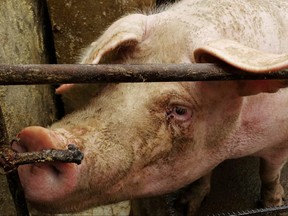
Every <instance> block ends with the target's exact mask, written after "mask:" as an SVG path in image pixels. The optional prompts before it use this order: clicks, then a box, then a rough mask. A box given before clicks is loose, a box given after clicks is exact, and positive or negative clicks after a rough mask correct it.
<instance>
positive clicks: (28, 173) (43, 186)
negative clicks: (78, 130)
mask: <svg viewBox="0 0 288 216" xmlns="http://www.w3.org/2000/svg"><path fill="white" fill-rule="evenodd" d="M35 135H36V136H35ZM18 137H19V138H20V139H21V143H23V144H22V145H16V144H14V145H13V148H14V149H15V150H17V151H18V152H27V151H28V152H31V151H40V150H43V149H53V148H55V149H56V148H57V149H59V147H60V146H61V145H62V146H63V143H60V141H61V138H60V139H59V136H58V135H57V134H55V133H53V132H51V131H49V130H47V129H45V128H42V127H28V128H25V129H24V130H22V131H21V133H19V135H18ZM24 143H29V145H25V144H24ZM18 171H19V175H20V176H25V178H21V182H22V184H23V185H25V186H26V187H25V188H28V189H31V190H37V191H38V193H39V197H37V201H38V202H51V200H54V201H55V198H56V200H57V199H58V200H61V198H63V197H65V196H66V194H69V193H71V191H73V188H75V187H76V185H77V183H78V182H77V176H78V174H79V167H78V166H77V165H75V164H71V163H60V162H58V163H57V162H54V163H51V164H35V165H24V166H21V167H20V168H19V169H18ZM30 179H33V181H31V180H30ZM52 185H53V187H51V186H52ZM47 191H50V192H49V193H47ZM29 194H33V192H31V191H26V197H27V199H30V197H29Z"/></svg>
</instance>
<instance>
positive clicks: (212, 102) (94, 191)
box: [14, 15, 287, 212]
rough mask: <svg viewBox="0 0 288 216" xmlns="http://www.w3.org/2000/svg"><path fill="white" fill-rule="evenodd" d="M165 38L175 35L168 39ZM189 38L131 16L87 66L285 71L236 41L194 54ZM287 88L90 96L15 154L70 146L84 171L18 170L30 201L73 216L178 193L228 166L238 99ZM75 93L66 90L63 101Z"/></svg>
mask: <svg viewBox="0 0 288 216" xmlns="http://www.w3.org/2000/svg"><path fill="white" fill-rule="evenodd" d="M167 26H169V25H167ZM165 28H166V27H165ZM165 34H166V36H167V34H171V35H172V36H168V40H167V38H166V39H165V40H163V38H162V37H164V36H165ZM183 38H184V39H183ZM185 38H186V39H185ZM188 38H189V35H188V33H187V32H186V30H183V29H182V30H181V28H180V32H179V33H176V34H174V35H173V34H172V30H171V29H169V28H166V29H165V30H163V31H160V30H158V28H157V22H153V20H152V18H150V17H147V16H144V15H131V16H128V17H125V18H123V19H121V20H119V21H117V22H116V23H114V24H113V25H112V26H111V27H110V28H109V29H108V30H107V31H106V32H105V33H104V35H103V36H102V37H100V39H99V40H97V41H96V42H94V43H92V45H91V46H90V47H89V48H88V49H87V51H86V52H85V55H84V57H83V59H82V63H84V64H90V63H93V64H97V63H99V61H100V60H101V58H102V57H103V56H106V55H107V54H112V55H111V56H113V59H116V62H120V63H121V62H122V63H195V61H196V62H218V61H224V62H227V63H229V64H230V65H232V66H235V67H238V68H242V69H245V70H247V71H252V72H255V71H256V72H261V71H270V70H276V69H281V68H282V67H283V66H284V65H287V56H286V57H285V56H284V55H272V54H264V53H261V52H260V51H257V50H253V49H250V48H247V47H245V46H242V45H240V44H239V43H236V42H231V41H224V40H218V41H214V42H211V43H208V44H205V45H203V46H201V47H199V48H198V49H196V50H195V49H190V48H189V47H195V45H189V44H188V45H187V43H189V39H188ZM182 39H183V40H182ZM183 41H184V42H183ZM243 53H244V55H243ZM115 57H116V58H115ZM253 58H254V60H253ZM285 61H286V62H285ZM263 62H265V64H264V65H265V67H263ZM175 73H177V72H176V71H175ZM283 85H284V84H283V83H281V82H280V81H249V82H244V81H242V82H236V81H229V82H181V83H179V82H178V83H176V82H174V83H173V82H171V83H121V84H107V85H104V86H102V87H101V91H98V92H92V94H91V95H92V96H91V97H92V98H91V100H90V101H89V103H88V102H87V101H86V102H83V104H85V105H83V106H82V107H81V108H80V109H79V110H77V111H75V112H73V113H71V114H69V115H67V116H66V117H65V118H63V119H62V120H60V121H59V122H57V123H55V124H53V125H52V126H51V127H50V128H49V129H45V128H42V127H28V128H25V129H23V130H22V131H21V132H20V133H19V135H18V136H19V138H20V142H19V144H17V145H15V146H14V148H15V149H17V150H18V151H22V152H23V151H36V150H41V149H47V148H57V149H58V148H66V147H65V146H67V145H68V144H69V143H74V144H76V145H77V146H78V147H79V148H80V149H81V150H82V151H83V153H84V155H85V156H84V161H83V163H82V164H81V165H79V166H77V165H74V164H62V163H51V164H46V165H25V166H21V167H20V168H19V174H20V179H21V182H22V185H23V187H24V190H25V194H26V197H27V199H28V200H29V201H30V202H31V203H32V204H34V206H35V207H36V208H38V209H40V210H43V211H47V212H67V211H78V210H81V209H84V208H88V207H91V206H95V205H102V204H107V203H111V202H116V201H120V200H125V199H133V198H137V197H143V196H153V195H158V194H163V193H167V192H171V191H174V190H177V189H179V188H181V187H183V186H185V185H187V184H189V183H191V182H192V181H194V180H196V179H197V178H199V177H201V176H203V175H205V174H206V173H207V172H209V171H211V169H213V168H214V167H215V166H216V165H218V164H219V163H220V162H221V161H223V160H225V159H227V157H228V156H227V154H226V152H227V151H224V150H223V149H226V148H228V143H229V141H228V140H229V139H231V137H230V134H231V133H232V131H233V130H234V129H235V125H237V123H238V119H239V118H238V117H239V113H240V110H241V104H242V97H241V96H242V95H250V94H256V93H259V92H275V91H277V90H278V89H279V88H280V87H283ZM77 88H78V86H77V85H74V86H73V85H69V86H66V85H63V86H62V87H60V89H58V92H59V93H65V91H66V92H69V91H73V89H77ZM87 94H88V93H87ZM79 104H82V102H81V101H79ZM220 143H221V145H220Z"/></svg>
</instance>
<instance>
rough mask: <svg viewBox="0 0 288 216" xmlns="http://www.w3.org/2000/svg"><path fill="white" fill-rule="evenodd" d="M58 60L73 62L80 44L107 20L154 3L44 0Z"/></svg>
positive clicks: (147, 0) (98, 31) (150, 0)
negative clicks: (45, 0)
mask: <svg viewBox="0 0 288 216" xmlns="http://www.w3.org/2000/svg"><path fill="white" fill-rule="evenodd" d="M47 2H48V8H49V13H50V17H51V22H52V28H53V32H54V41H55V47H56V54H57V60H58V63H61V64H63V63H75V62H76V61H77V60H78V56H79V53H80V52H81V49H83V47H86V46H87V45H88V44H90V43H91V42H92V41H93V40H95V39H96V38H97V37H98V36H99V35H100V34H101V33H102V32H103V31H104V29H105V28H107V27H108V26H109V24H110V23H112V22H113V21H115V20H116V19H118V18H119V17H120V16H123V15H124V14H127V13H129V12H133V11H134V12H135V11H139V10H144V9H145V8H147V7H148V8H151V6H153V5H155V0H114V1H110V0H109V1H107V0H97V1H95V0H85V1H81V2H80V1H79V0H61V1H59V0H47Z"/></svg>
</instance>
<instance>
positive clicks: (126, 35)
mask: <svg viewBox="0 0 288 216" xmlns="http://www.w3.org/2000/svg"><path fill="white" fill-rule="evenodd" d="M146 22H147V16H146V15H142V14H132V15H129V16H126V17H123V18H121V19H119V20H118V21H116V22H115V23H113V24H112V25H111V26H110V27H109V28H108V29H107V30H106V31H105V32H104V34H103V35H102V36H101V37H100V38H99V39H98V40H96V41H95V42H93V43H92V44H91V45H90V46H89V47H88V48H86V49H85V50H84V51H83V54H82V55H81V58H80V64H98V63H99V62H100V60H101V58H102V57H103V56H105V54H107V53H110V52H112V51H114V50H116V49H117V48H120V47H124V46H125V47H131V46H135V45H136V44H137V43H140V42H141V41H142V40H143V38H144V36H145V31H146V26H147V25H146ZM74 86H75V84H64V85H61V86H60V87H59V88H57V89H56V93H57V94H64V93H65V92H66V91H69V90H70V89H72V88H74Z"/></svg>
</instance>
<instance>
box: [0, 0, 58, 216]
mask: <svg viewBox="0 0 288 216" xmlns="http://www.w3.org/2000/svg"><path fill="white" fill-rule="evenodd" d="M39 2H41V1H38V0H21V1H18V0H1V1H0V43H1V44H0V64H40V63H48V62H49V57H48V55H47V49H46V48H45V43H46V42H44V40H45V34H44V33H43V27H44V25H42V21H43V19H39V15H40V14H42V12H43V10H42V5H41V4H40V3H39ZM53 97H54V96H53V90H52V88H51V86H47V85H42V86H0V104H1V107H2V109H3V113H4V117H5V120H6V125H7V129H8V134H9V138H10V140H11V139H12V138H13V137H15V135H16V134H17V133H18V132H19V131H20V130H21V128H23V127H25V126H29V125H44V126H45V125H48V124H50V123H51V122H52V121H53V120H54V119H55V115H56V109H55V105H54V98H53ZM0 212H1V215H14V214H15V212H14V205H13V203H12V201H11V197H10V193H9V192H8V186H7V183H6V178H5V176H2V175H1V176H0Z"/></svg>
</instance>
